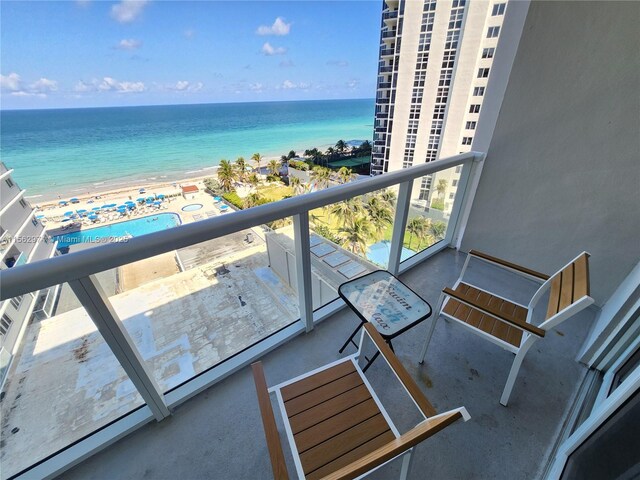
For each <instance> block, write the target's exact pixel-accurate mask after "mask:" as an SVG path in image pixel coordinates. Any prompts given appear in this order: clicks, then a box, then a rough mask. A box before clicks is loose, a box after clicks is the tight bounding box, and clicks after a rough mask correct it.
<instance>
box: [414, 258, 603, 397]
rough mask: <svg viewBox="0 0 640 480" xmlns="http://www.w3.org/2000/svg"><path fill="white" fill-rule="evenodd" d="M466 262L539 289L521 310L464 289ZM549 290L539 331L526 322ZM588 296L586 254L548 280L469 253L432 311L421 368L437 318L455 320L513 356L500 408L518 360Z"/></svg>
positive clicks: (588, 300) (479, 291)
mask: <svg viewBox="0 0 640 480" xmlns="http://www.w3.org/2000/svg"><path fill="white" fill-rule="evenodd" d="M472 258H476V259H480V260H482V261H484V262H487V263H489V264H492V265H496V266H498V267H501V268H505V269H507V270H510V271H513V272H516V273H519V274H521V275H523V276H526V277H528V278H532V279H534V280H538V281H541V282H543V283H542V285H541V286H540V288H539V289H538V291H537V292H536V293H535V294H534V295H533V297H532V298H531V300H530V301H529V304H528V305H527V306H524V305H520V304H518V303H516V302H513V301H511V300H508V299H506V298H503V297H500V296H499V295H495V294H493V293H491V292H488V291H486V290H483V289H481V288H479V287H477V286H475V285H471V284H469V283H465V282H464V281H463V277H464V274H465V271H466V269H467V265H468V264H469V261H470V260H471V259H472ZM549 289H550V290H551V291H550V293H549V303H548V305H547V312H546V316H545V320H544V321H543V322H542V323H541V324H540V325H539V326H535V325H532V324H531V319H532V317H533V313H534V310H535V309H536V306H537V305H538V303H539V301H540V299H541V297H542V296H543V295H544V293H545V292H546V291H547V290H549ZM589 295H590V294H589V254H588V253H587V252H583V253H581V254H580V255H578V256H577V257H576V258H575V259H573V260H572V261H571V262H569V263H568V264H567V265H566V266H564V267H563V268H562V269H561V270H560V271H559V272H557V273H556V274H554V275H553V276H551V277H549V276H548V275H545V274H543V273H539V272H536V271H534V270H530V269H528V268H525V267H521V266H519V265H516V264H514V263H510V262H507V261H504V260H501V259H499V258H495V257H492V256H490V255H487V254H485V253H481V252H478V251H475V250H471V251H470V252H469V255H468V256H467V259H466V261H465V263H464V266H463V267H462V271H461V272H460V277H459V278H458V280H457V281H456V283H455V285H454V286H453V288H448V287H447V288H445V289H444V290H442V294H441V295H440V300H439V301H438V307H437V308H436V313H437V314H436V315H434V317H433V320H432V321H431V325H430V327H429V332H428V334H427V338H426V340H425V343H424V347H423V349H422V354H421V356H420V363H423V362H424V357H425V356H426V354H427V347H428V346H429V342H430V341H431V336H432V335H433V330H434V329H435V326H436V322H437V320H438V318H439V317H440V316H442V317H444V318H446V319H450V320H455V321H456V322H457V323H459V324H460V325H463V326H464V327H466V328H468V329H470V330H471V331H472V332H474V333H476V334H478V335H480V336H481V337H484V338H486V339H487V340H489V341H491V342H493V343H495V344H497V345H499V346H501V347H502V348H504V349H505V350H509V351H510V352H513V353H515V355H516V356H515V359H514V360H513V365H512V366H511V371H510V372H509V377H508V378H507V384H506V385H505V387H504V391H503V392H502V397H501V398H500V403H501V404H502V405H504V406H506V405H507V402H508V401H509V396H510V395H511V390H512V389H513V384H514V382H515V380H516V377H517V375H518V370H519V369H520V365H522V360H523V359H524V356H525V355H526V353H527V352H528V351H529V349H530V348H531V346H532V345H533V344H534V343H535V342H536V341H537V340H539V339H541V338H544V336H545V333H546V332H547V331H549V330H550V329H552V328H554V327H556V326H557V325H558V324H559V323H561V322H563V321H564V320H566V319H568V318H570V317H571V316H573V315H575V314H576V313H578V312H579V311H581V310H582V309H584V308H586V307H588V306H589V305H591V304H592V303H593V299H592V298H591V297H590V296H589Z"/></svg>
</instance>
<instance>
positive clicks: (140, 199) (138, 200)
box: [136, 197, 144, 203]
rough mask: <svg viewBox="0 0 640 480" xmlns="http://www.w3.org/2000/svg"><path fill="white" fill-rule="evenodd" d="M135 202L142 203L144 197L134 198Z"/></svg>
mask: <svg viewBox="0 0 640 480" xmlns="http://www.w3.org/2000/svg"><path fill="white" fill-rule="evenodd" d="M136 201H137V202H140V203H142V202H144V197H138V198H136Z"/></svg>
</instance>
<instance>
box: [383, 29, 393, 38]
mask: <svg viewBox="0 0 640 480" xmlns="http://www.w3.org/2000/svg"><path fill="white" fill-rule="evenodd" d="M396 33H397V32H396V31H395V30H387V31H385V32H382V35H381V38H383V39H385V38H395V37H396Z"/></svg>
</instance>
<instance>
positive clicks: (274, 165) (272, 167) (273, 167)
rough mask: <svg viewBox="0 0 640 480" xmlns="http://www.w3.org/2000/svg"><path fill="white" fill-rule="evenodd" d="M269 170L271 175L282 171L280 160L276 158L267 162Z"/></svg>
mask: <svg viewBox="0 0 640 480" xmlns="http://www.w3.org/2000/svg"><path fill="white" fill-rule="evenodd" d="M267 170H268V171H269V173H270V174H271V175H277V174H278V172H279V171H280V162H279V161H278V160H276V159H273V160H269V163H268V164H267Z"/></svg>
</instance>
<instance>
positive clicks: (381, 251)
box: [367, 240, 416, 268]
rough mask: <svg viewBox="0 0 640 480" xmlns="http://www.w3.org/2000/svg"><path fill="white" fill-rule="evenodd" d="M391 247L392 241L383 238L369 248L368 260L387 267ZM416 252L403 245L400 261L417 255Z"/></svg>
mask: <svg viewBox="0 0 640 480" xmlns="http://www.w3.org/2000/svg"><path fill="white" fill-rule="evenodd" d="M390 248H391V242H389V241H387V240H383V241H381V242H378V243H374V244H373V245H371V246H370V247H369V249H368V250H367V260H369V261H371V262H373V263H375V264H376V265H380V266H381V267H383V268H387V263H389V252H390ZM415 254H416V252H414V251H413V250H409V249H408V248H405V247H402V253H401V254H400V261H401V262H403V261H405V260H406V259H407V258H409V257H412V256H413V255H415Z"/></svg>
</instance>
